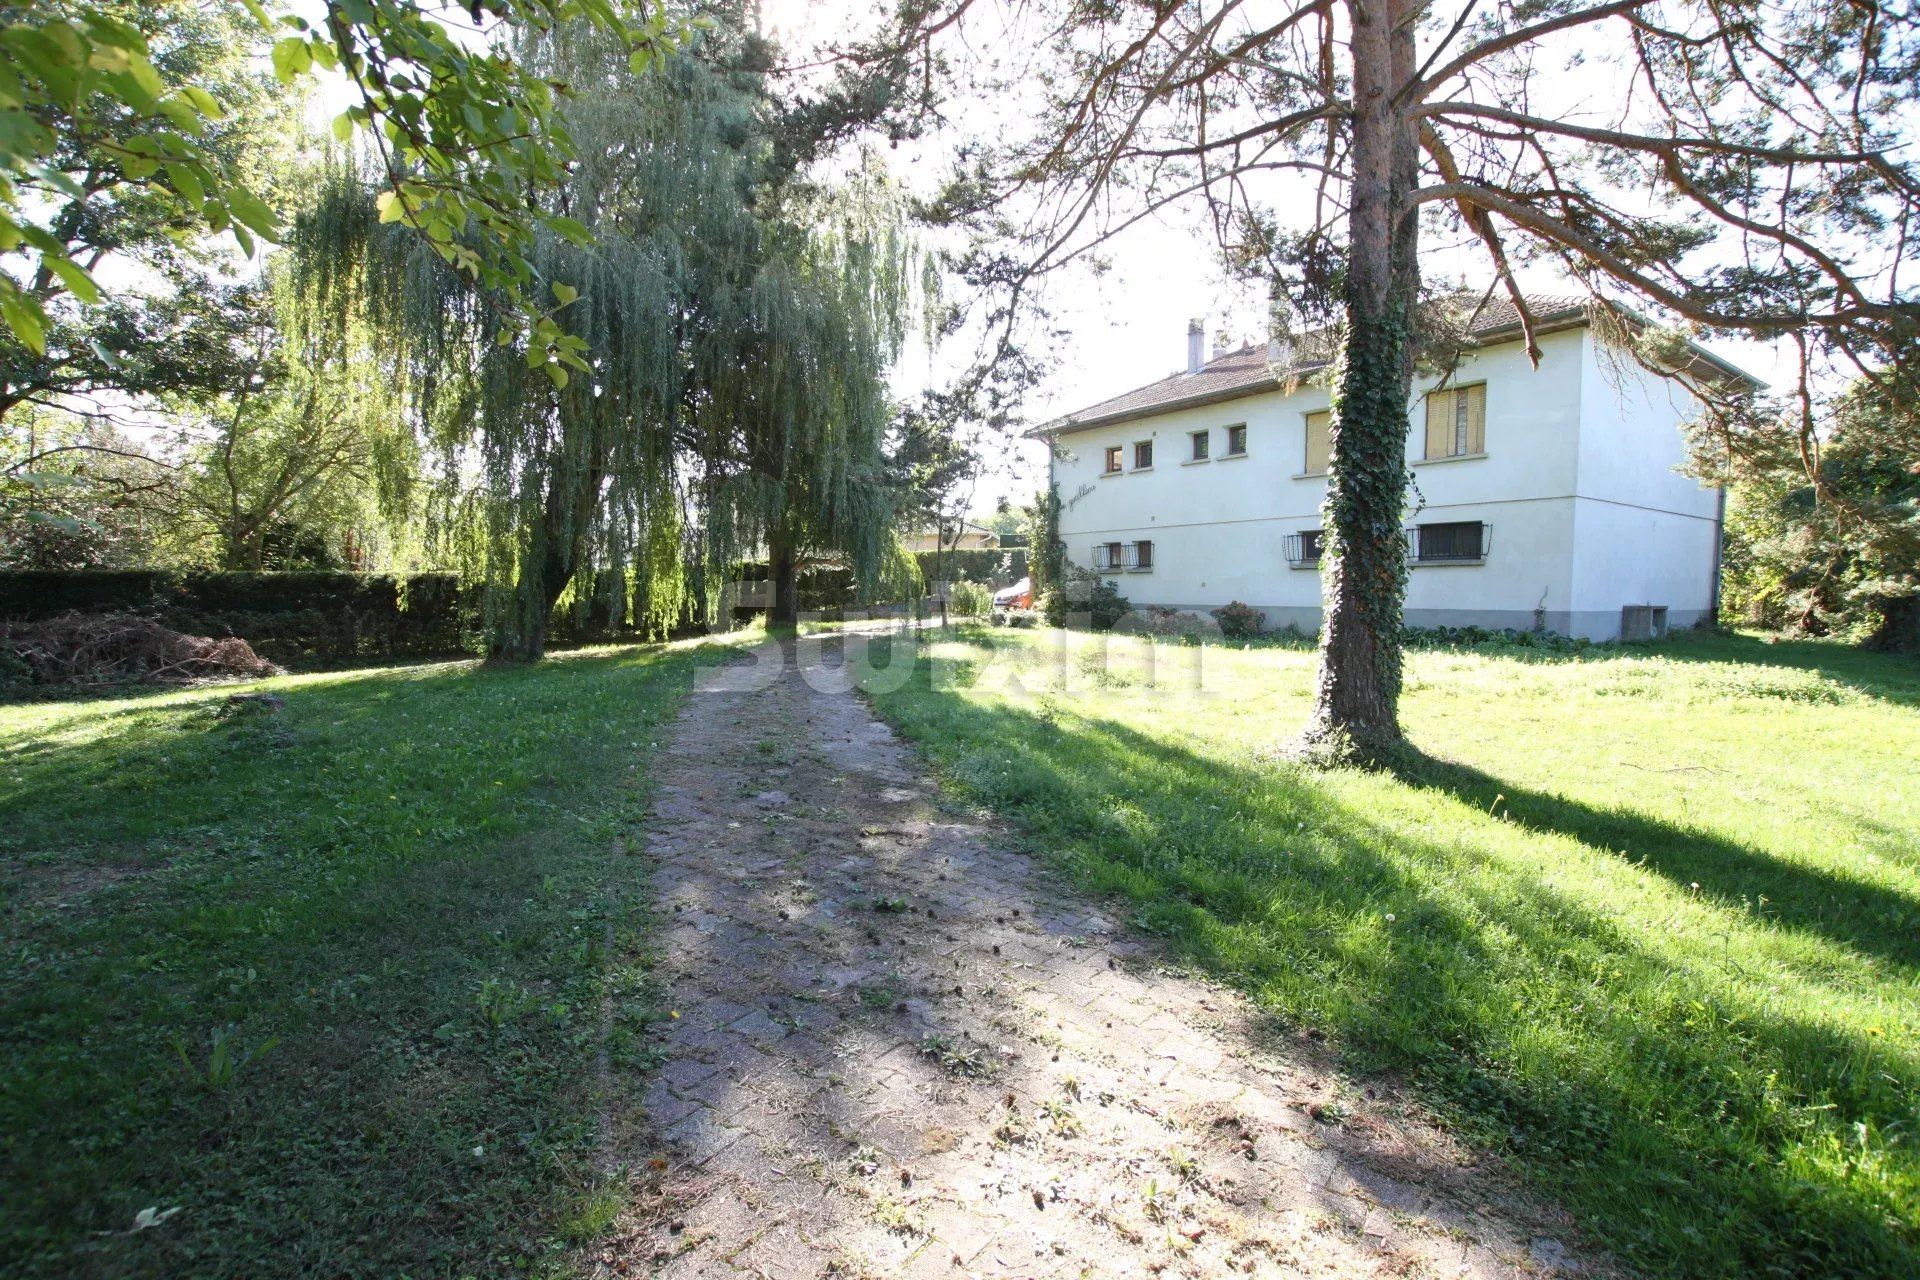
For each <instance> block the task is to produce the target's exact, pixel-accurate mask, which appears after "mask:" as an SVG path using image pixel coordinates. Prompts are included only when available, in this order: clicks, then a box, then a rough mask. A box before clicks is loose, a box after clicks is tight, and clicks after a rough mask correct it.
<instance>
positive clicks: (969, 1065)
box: [920, 1034, 999, 1080]
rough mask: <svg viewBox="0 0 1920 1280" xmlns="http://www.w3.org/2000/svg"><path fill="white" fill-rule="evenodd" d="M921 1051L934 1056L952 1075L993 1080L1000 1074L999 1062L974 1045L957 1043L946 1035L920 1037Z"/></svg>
mask: <svg viewBox="0 0 1920 1280" xmlns="http://www.w3.org/2000/svg"><path fill="white" fill-rule="evenodd" d="M920 1053H921V1055H922V1056H924V1057H928V1058H932V1059H933V1060H934V1061H935V1062H936V1063H938V1064H939V1066H940V1069H941V1070H942V1071H944V1072H946V1073H947V1074H948V1075H950V1076H959V1077H961V1078H963V1079H967V1080H991V1079H993V1078H994V1077H995V1076H997V1075H998V1074H999V1064H998V1063H996V1062H994V1060H993V1059H992V1058H990V1057H988V1056H987V1054H986V1053H985V1052H984V1051H982V1050H980V1049H978V1048H975V1047H974V1046H972V1045H960V1044H955V1043H954V1042H953V1041H952V1040H950V1039H948V1038H947V1037H946V1036H943V1035H939V1034H928V1035H926V1036H922V1037H921V1039H920Z"/></svg>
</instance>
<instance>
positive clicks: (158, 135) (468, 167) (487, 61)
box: [0, 0, 694, 353]
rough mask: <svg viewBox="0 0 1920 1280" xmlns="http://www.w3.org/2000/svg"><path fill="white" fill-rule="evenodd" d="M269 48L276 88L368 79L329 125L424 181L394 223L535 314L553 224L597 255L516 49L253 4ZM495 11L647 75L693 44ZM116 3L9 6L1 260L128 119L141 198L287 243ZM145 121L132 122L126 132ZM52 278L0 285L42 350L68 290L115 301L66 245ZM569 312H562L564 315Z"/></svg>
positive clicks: (205, 111) (408, 1)
mask: <svg viewBox="0 0 1920 1280" xmlns="http://www.w3.org/2000/svg"><path fill="white" fill-rule="evenodd" d="M240 3H242V4H243V5H244V7H245V8H246V10H247V12H248V13H249V14H250V15H251V16H252V18H253V21H254V23H255V24H256V25H257V27H258V29H259V31H260V33H261V35H262V37H263V46H264V48H263V52H264V53H265V54H266V55H267V58H268V61H269V62H270V63H271V66H272V68H273V75H274V77H275V79H277V80H278V81H279V82H280V83H281V84H283V85H292V84H295V83H298V82H299V81H301V80H303V79H305V78H307V77H309V76H312V75H314V74H316V73H318V72H321V71H326V70H330V69H333V68H336V67H340V66H343V65H344V66H348V67H351V68H353V69H354V70H355V73H356V74H355V80H354V83H355V84H356V85H357V86H358V88H359V90H360V100H359V102H357V103H356V104H355V105H353V106H352V107H350V108H349V109H348V110H346V111H344V112H342V113H340V115H338V116H336V117H335V118H334V120H333V121H332V126H331V129H332V135H333V137H334V139H335V140H336V141H339V142H343V143H345V142H350V141H351V140H352V139H353V137H354V135H355V134H356V133H358V132H361V131H370V132H372V133H374V134H375V135H377V136H378V137H379V139H380V140H381V141H382V142H383V143H384V144H385V147H386V151H387V154H388V157H389V158H390V160H391V161H392V164H393V167H394V169H395V171H396V172H400V173H406V174H408V175H410V180H409V181H407V182H405V183H402V184H400V186H399V187H398V188H397V189H396V190H395V191H392V192H387V193H385V194H383V196H382V198H381V205H380V217H381V220H382V221H384V222H403V223H405V224H406V225H407V226H409V227H412V228H414V229H416V230H417V231H419V232H420V233H421V234H422V235H424V236H426V238H427V240H428V241H429V243H431V244H432V245H433V248H434V250H435V251H436V252H437V253H439V254H440V256H441V257H442V258H444V259H445V260H446V261H447V262H449V263H450V264H452V265H453V266H454V267H455V268H457V269H458V270H459V271H461V272H462V273H463V274H464V275H466V276H468V277H469V278H471V279H473V280H474V281H476V282H478V283H479V284H481V285H483V286H484V287H486V288H487V289H489V290H490V291H493V292H495V293H497V294H499V295H501V296H502V297H503V298H504V299H505V300H506V301H507V302H508V303H509V304H511V305H512V306H514V307H516V308H519V309H521V310H522V311H524V312H525V314H527V315H528V316H529V317H531V316H533V315H536V314H538V312H539V310H540V307H539V305H538V304H537V303H536V302H535V301H533V300H532V299H530V298H529V297H528V296H527V290H528V288H529V286H530V285H531V284H532V283H533V279H534V273H533V270H532V268H531V267H530V265H529V264H528V261H527V257H528V254H529V253H530V252H531V251H532V248H533V243H534V238H535V235H536V233H537V232H538V231H539V230H540V229H541V228H542V227H545V228H547V229H549V230H551V231H552V232H553V233H554V234H555V235H558V236H560V237H561V238H562V239H565V240H569V241H572V242H573V243H576V244H584V243H585V242H586V239H587V234H586V229H585V228H584V227H582V226H580V224H579V223H577V222H574V221H573V220H572V219H568V218H563V217H550V216H548V215H547V214H546V213H545V211H544V210H543V209H542V207H541V200H540V197H541V195H542V193H544V192H545V191H547V190H550V189H551V188H553V187H554V186H555V185H556V184H557V183H559V182H560V181H561V180H562V178H563V176H564V163H565V161H566V159H567V158H568V157H570V156H571V155H572V154H573V144H572V140H571V138H569V137H568V135H567V132H566V129H565V126H564V125H563V124H562V123H561V121H560V119H559V117H558V115H557V114H556V98H555V94H556V91H557V90H558V91H561V92H564V90H563V89H562V88H561V87H560V86H557V85H554V84H550V83H549V82H548V81H546V80H544V79H541V78H540V77H539V76H537V75H535V74H534V73H532V72H531V71H529V70H527V69H526V68H524V67H522V66H521V64H520V63H519V62H518V61H517V60H516V59H515V58H514V57H512V56H510V55H509V54H508V53H506V52H504V51H503V48H493V47H489V48H479V49H477V48H474V47H472V46H470V45H468V44H467V43H465V42H463V41H462V40H460V39H458V38H456V36H455V35H454V33H453V32H451V31H450V30H449V29H448V27H447V26H446V25H445V23H444V22H442V20H441V17H440V7H439V6H429V5H426V4H423V3H420V0H380V2H379V3H374V2H372V0H350V2H347V3H341V4H338V5H335V6H332V7H331V8H330V15H331V19H332V20H331V22H330V23H329V25H327V26H325V27H322V26H319V25H317V24H315V23H312V22H310V21H308V20H307V19H305V18H302V17H299V16H297V15H289V16H285V17H280V18H276V17H275V16H274V15H272V14H270V13H269V12H268V11H267V9H266V8H265V7H264V6H263V5H262V4H261V3H259V0H240ZM486 8H487V9H488V11H489V13H490V14H492V15H494V16H495V17H497V18H499V19H501V20H502V21H503V22H505V23H506V24H508V25H512V26H520V27H523V28H529V29H538V30H545V29H547V28H549V27H551V26H552V25H553V24H554V23H555V22H557V21H560V20H567V21H580V22H585V23H587V24H589V25H591V26H593V27H595V28H597V29H598V30H599V31H600V32H601V33H602V34H603V35H606V36H610V37H612V38H613V39H614V40H616V41H617V42H618V43H619V45H620V46H621V47H622V48H624V49H626V50H627V51H628V61H629V65H630V66H632V67H633V69H634V70H635V71H643V70H646V69H647V68H649V67H652V66H656V65H658V64H659V63H660V62H661V61H662V60H663V59H664V58H665V57H667V56H668V55H669V54H671V53H673V52H674V51H675V50H677V49H678V48H680V47H681V46H682V45H684V44H685V43H686V42H687V41H688V40H689V39H691V38H692V36H693V32H694V27H693V25H692V24H689V23H674V22H671V21H669V20H668V18H667V17H666V15H665V13H664V12H663V11H656V12H655V13H654V14H653V16H652V17H651V18H648V19H646V20H645V21H630V20H629V19H628V17H627V16H626V14H627V10H625V9H624V8H623V7H620V6H616V5H613V4H611V3H607V0H564V2H563V3H555V2H554V0H494V3H490V4H489V5H487V6H486ZM116 12H118V11H117V10H113V9H110V8H109V7H108V6H106V5H104V4H101V5H98V6H97V7H96V6H94V5H89V4H86V3H79V4H74V5H69V6H66V7H65V9H64V11H63V12H61V13H57V14H56V13H44V14H43V13H40V12H38V11H36V10H35V9H32V8H26V9H24V10H22V9H18V8H16V9H10V10H9V18H10V19H12V20H11V21H10V22H9V23H8V24H7V25H5V26H4V27H0V251H4V250H5V249H7V248H11V247H14V246H17V245H19V244H20V243H21V242H22V241H23V240H26V239H28V238H29V237H28V231H29V230H30V229H35V228H33V227H32V224H33V222H34V220H35V218H36V217H41V216H44V214H43V213H42V207H43V206H42V204H41V203H39V202H35V203H32V204H30V205H23V204H22V191H23V189H52V190H60V191H63V192H65V194H67V195H69V196H70V197H72V198H84V196H83V195H82V193H78V192H75V191H72V190H68V189H67V188H68V187H70V186H71V185H72V184H71V179H69V178H68V176H67V175H66V174H64V173H63V172H61V169H60V166H59V165H58V164H57V163H56V162H55V157H56V154H57V151H58V148H59V147H60V145H61V142H62V141H63V140H65V139H71V138H72V137H74V136H75V135H77V134H79V133H81V132H83V131H93V132H101V131H108V130H106V129H105V122H107V121H113V122H114V124H113V126H112V129H111V130H110V131H109V132H111V135H112V137H111V143H110V146H109V150H110V151H111V152H112V155H113V160H114V163H115V164H116V166H117V167H118V169H119V171H120V172H119V175H117V176H119V177H122V178H124V180H125V182H126V183H127V184H129V185H131V186H133V187H146V188H149V189H157V190H162V191H165V192H169V193H171V195H172V196H173V197H174V198H177V200H178V201H179V202H180V203H181V204H182V205H184V206H186V208H188V209H190V210H192V211H193V212H194V213H196V214H198V215H200V217H201V218H202V220H203V221H204V223H205V225H206V227H207V229H208V230H209V231H210V232H212V233H214V234H218V235H231V236H232V237H233V239H234V241H235V243H237V244H238V245H239V246H240V248H241V249H242V250H243V251H244V252H246V253H248V254H251V253H252V252H253V250H254V246H255V243H256V240H267V241H273V240H276V239H277V238H278V237H279V235H280V220H279V217H278V216H277V215H276V214H275V212H274V211H273V210H272V209H271V208H270V207H269V206H268V205H267V204H266V202H265V201H263V200H261V199H260V198H259V197H258V196H257V195H256V194H255V193H253V192H252V191H249V190H248V189H247V188H246V187H245V185H244V184H243V183H242V182H241V181H240V180H239V177H238V175H237V174H235V173H234V172H231V171H230V169H229V167H228V166H227V165H226V163H225V162H223V161H221V160H220V159H218V158H217V156H216V154H215V153H214V152H212V151H211V150H209V149H208V148H207V147H206V146H205V145H204V143H203V141H202V139H203V138H204V137H205V135H206V134H207V133H208V125H209V124H210V123H211V122H215V121H220V120H222V119H224V118H225V117H226V111H225V110H224V108H223V107H222V106H221V104H220V102H219V101H218V100H217V99H216V98H215V97H214V95H213V94H212V93H210V92H208V90H207V89H206V88H205V87H204V86H202V85H198V84H184V85H176V84H170V83H168V81H167V78H166V76H165V75H164V74H163V72H162V70H161V68H160V66H159V65H157V64H156V63H155V62H154V60H153V58H152V56H151V50H149V48H148V45H147V38H146V36H145V35H143V34H142V32H141V30H140V28H139V27H137V26H135V25H133V24H132V23H130V22H128V21H125V20H123V19H122V18H120V17H117V16H115V14H116ZM129 117H130V118H131V127H122V125H123V123H124V122H126V121H128V118H129ZM37 247H38V248H40V250H41V253H42V255H43V256H42V260H43V262H44V263H45V264H46V266H47V268H48V271H46V272H43V273H40V284H38V285H27V286H22V285H21V284H20V283H19V282H17V281H13V280H7V279H0V319H4V321H5V323H6V325H7V327H8V328H9V329H11V330H12V331H13V333H14V335H15V336H16V337H17V338H19V339H20V341H22V342H24V343H25V344H26V345H27V346H28V347H30V348H31V349H32V350H33V351H34V352H36V353H39V352H41V351H43V350H44V347H45V336H46V327H47V313H46V304H47V303H48V302H49V301H50V300H51V299H52V298H53V297H54V296H55V295H56V294H60V293H65V294H66V295H69V296H71V297H72V298H73V299H74V300H75V301H77V302H79V303H80V304H81V305H85V306H91V305H94V304H97V303H98V302H99V301H101V291H100V289H99V287H98V286H97V284H96V283H95V282H94V280H93V278H92V277H91V276H90V275H89V274H88V273H87V272H86V271H84V270H82V269H81V268H80V267H79V266H78V264H77V263H75V262H74V261H73V260H72V259H71V258H70V257H69V256H68V255H67V253H66V250H65V249H64V247H62V246H60V245H59V244H58V243H54V244H51V245H37ZM563 305H564V304H563Z"/></svg>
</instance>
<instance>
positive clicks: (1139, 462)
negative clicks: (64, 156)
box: [1133, 440, 1153, 471]
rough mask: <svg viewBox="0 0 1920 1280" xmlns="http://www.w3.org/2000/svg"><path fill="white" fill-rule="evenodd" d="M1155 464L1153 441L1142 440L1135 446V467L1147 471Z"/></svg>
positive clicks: (1137, 469)
mask: <svg viewBox="0 0 1920 1280" xmlns="http://www.w3.org/2000/svg"><path fill="white" fill-rule="evenodd" d="M1152 465H1153V441H1151V440H1140V441H1137V442H1135V444H1134V446H1133V469H1134V470H1135V471H1145V470H1146V469H1147V468H1148V467H1150V466H1152Z"/></svg>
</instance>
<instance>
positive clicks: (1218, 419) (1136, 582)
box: [1035, 298, 1751, 640]
mask: <svg viewBox="0 0 1920 1280" xmlns="http://www.w3.org/2000/svg"><path fill="white" fill-rule="evenodd" d="M1529 310H1530V311H1532V312H1533V314H1534V316H1535V317H1536V320H1537V324H1536V327H1535V335H1536V340H1537V342H1538V344H1539V347H1540V349H1541V353H1542V354H1541V360H1540V363H1539V365H1538V367H1537V368H1536V367H1535V366H1534V365H1533V364H1532V363H1530V362H1529V360H1528V359H1527V355H1526V351H1525V346H1524V343H1523V341H1522V339H1521V336H1520V331H1519V323H1518V314H1517V313H1516V312H1514V311H1513V310H1512V309H1511V308H1510V307H1509V308H1505V309H1500V308H1492V307H1490V308H1488V310H1487V312H1486V313H1485V314H1483V315H1482V317H1481V319H1480V321H1479V322H1478V323H1477V324H1476V325H1475V326H1474V329H1473V332H1472V335H1471V336H1472V346H1471V347H1470V350H1469V354H1468V355H1467V356H1466V357H1465V358H1464V359H1463V360H1462V361H1461V363H1460V365H1459V366H1458V367H1457V368H1456V369H1455V370H1454V371H1453V373H1452V375H1451V376H1450V377H1448V378H1446V379H1445V380H1444V384H1443V383H1442V381H1441V380H1440V379H1437V378H1433V377H1428V378H1422V379H1418V380H1416V383H1415V387H1414V401H1413V404H1412V406H1411V413H1410V415H1409V416H1410V422H1411V427H1410V431H1409V434H1408V441H1407V463H1408V467H1409V469H1410V471H1411V474H1412V476H1413V484H1412V486H1411V488H1410V490H1409V509H1408V512H1407V516H1406V520H1405V525H1406V528H1407V541H1408V559H1409V565H1410V570H1411V571H1410V573H1409V575H1408V576H1409V581H1408V586H1407V600H1406V620H1407V623H1408V624H1409V625H1411V626H1465V625H1479V626H1486V627H1513V628H1518V629H1530V628H1536V627H1544V628H1546V629H1547V630H1550V631H1557V632H1561V633H1563V634H1567V635H1574V636H1586V637H1589V638H1592V639H1596V640H1608V639H1618V638H1621V637H1622V635H1623V633H1624V635H1625V636H1626V637H1627V638H1630V639H1631V638H1639V637H1640V636H1641V635H1644V634H1646V633H1647V632H1648V631H1649V630H1654V631H1657V630H1660V629H1664V628H1665V627H1683V626H1689V625H1692V624H1694V623H1696V622H1699V621H1701V620H1703V619H1706V618H1708V617H1709V616H1711V614H1712V612H1713V610H1714V608H1715V605H1716V601H1717V597H1718V579H1719V566H1720V537H1721V517H1722V511H1723V506H1722V502H1721V494H1720V493H1719V491H1718V490H1716V489H1713V488H1708V487H1703V486H1702V485H1701V484H1700V483H1699V482H1697V481H1695V480H1693V479H1690V478H1688V477H1686V476H1684V475H1681V474H1680V473H1679V472H1678V470H1677V468H1678V467H1679V465H1680V464H1681V463H1682V461H1683V460H1684V457H1685V443H1684V439H1683V436H1682V433H1681V425H1682V423H1683V422H1685V421H1686V420H1687V419H1689V418H1690V417H1692V416H1693V415H1694V414H1695V412H1696V411H1697V408H1698V401H1697V400H1696V399H1695V396H1694V393H1693V392H1692V391H1691V390H1689V386H1690V385H1697V384H1694V383H1692V381H1691V380H1692V379H1694V378H1738V379H1743V380H1746V381H1749V382H1750V381H1751V379H1750V378H1748V376H1747V375H1745V374H1743V373H1740V372H1739V371H1738V370H1736V369H1733V368H1732V367H1731V366H1729V365H1726V364H1725V363H1724V362H1722V361H1720V360H1719V359H1718V358H1717V357H1714V356H1712V355H1710V354H1709V353H1707V352H1705V351H1700V350H1696V351H1695V364H1694V365H1693V366H1691V367H1690V368H1689V369H1688V370H1685V371H1682V372H1680V373H1678V374H1676V375H1674V376H1667V377H1663V376H1659V375H1655V374H1652V373H1649V372H1647V371H1646V370H1644V369H1643V368H1641V367H1640V366H1638V365H1636V364H1634V363H1633V362H1632V361H1631V360H1630V359H1628V358H1625V357H1622V356H1617V355H1615V354H1614V353H1611V352H1610V351H1609V350H1608V349H1607V347H1606V346H1605V344H1604V343H1602V342H1601V341H1600V339H1599V337H1598V335H1597V334H1596V333H1595V331H1594V328H1593V326H1592V325H1591V323H1590V322H1589V320H1588V316H1587V312H1586V310H1585V307H1584V304H1583V303H1582V302H1581V301H1580V300H1578V299H1566V298H1535V299H1530V300H1529ZM1200 357H1201V352H1200V336H1199V332H1198V325H1197V324H1196V325H1195V328H1194V330H1193V331H1192V332H1190V334H1189V358H1188V367H1187V369H1186V370H1185V371H1183V372H1181V373H1176V374H1174V375H1172V376H1170V377H1168V378H1165V379H1162V380H1161V381H1159V382H1156V383H1152V384H1149V385H1148V386H1145V387H1141V388H1138V389H1136V390H1134V391H1130V392H1127V393H1126V394H1124V395H1121V396H1116V397H1114V398H1112V399H1110V400H1107V401H1103V402H1102V403H1100V404H1097V405H1093V406H1091V407H1089V408H1087V409H1083V410H1081V411H1080V412H1078V413H1075V414H1070V415H1068V416H1066V417H1064V418H1061V419H1058V420H1056V421H1054V422H1051V423H1049V424H1047V425H1046V426H1045V427H1042V428H1040V429H1039V430H1038V431H1037V432H1036V433H1035V434H1036V435H1040V436H1042V437H1044V438H1045V439H1047V440H1048V441H1049V442H1050V443H1051V446H1052V462H1051V477H1052V484H1053V487H1054V491H1055V492H1056V493H1057V494H1058V495H1059V498H1060V502H1061V518H1060V533H1061V537H1062V540H1063V541H1064V542H1065V544H1066V549H1067V558H1068V559H1069V560H1070V561H1072V562H1074V563H1077V564H1080V565H1084V566H1087V567H1090V568H1092V569H1094V570H1096V571H1097V572H1099V573H1100V574H1101V576H1102V577H1106V578H1109V579H1110V580H1112V581H1114V582H1115V583H1116V585H1117V586H1118V587H1119V589H1120V591H1121V593H1122V594H1123V595H1125V596H1126V597H1127V598H1128V599H1129V600H1131V601H1132V602H1133V603H1134V604H1135V605H1148V604H1151V605H1163V606H1166V607H1169V608H1175V609H1190V610H1196V611H1200V612H1205V611H1206V610H1210V609H1215V608H1218V607H1220V606H1221V605H1223V604H1226V603H1228V602H1229V601H1240V602H1243V603H1245V604H1249V605H1252V606H1254V607H1255V608H1257V609H1260V610H1261V611H1262V612H1264V613H1265V614H1266V625H1267V626H1268V627H1284V626H1287V625H1289V624H1291V625H1294V626H1297V627H1300V628H1302V629H1304V630H1312V629H1313V628H1315V627H1317V626H1318V625H1319V620H1320V574H1319V567H1320V557H1319V547H1320V523H1321V516H1320V508H1321V503H1322V501H1323V500H1324V499H1325V496H1326V465H1327V461H1326V460H1327V424H1328V399H1329V387H1328V380H1327V377H1326V373H1327V366H1326V363H1325V360H1324V359H1323V358H1321V359H1316V358H1314V357H1313V356H1312V355H1311V354H1310V353H1302V354H1301V355H1297V356H1295V355H1290V354H1289V353H1288V352H1286V351H1283V350H1280V349H1277V348H1269V347H1259V348H1248V349H1243V350H1241V351H1236V352H1228V353H1224V354H1216V355H1215V357H1214V358H1213V359H1212V360H1211V361H1203V360H1202V359H1201V358H1200Z"/></svg>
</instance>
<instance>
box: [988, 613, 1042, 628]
mask: <svg viewBox="0 0 1920 1280" xmlns="http://www.w3.org/2000/svg"><path fill="white" fill-rule="evenodd" d="M991 620H992V622H993V625H994V626H996V627H1014V628H1016V629H1019V628H1025V627H1037V626H1039V625H1040V611H1039V610H1038V609H995V610H994V611H993V616H992V619H991Z"/></svg>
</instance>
